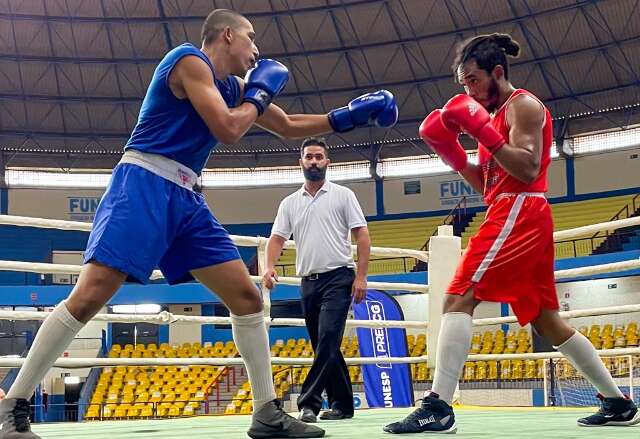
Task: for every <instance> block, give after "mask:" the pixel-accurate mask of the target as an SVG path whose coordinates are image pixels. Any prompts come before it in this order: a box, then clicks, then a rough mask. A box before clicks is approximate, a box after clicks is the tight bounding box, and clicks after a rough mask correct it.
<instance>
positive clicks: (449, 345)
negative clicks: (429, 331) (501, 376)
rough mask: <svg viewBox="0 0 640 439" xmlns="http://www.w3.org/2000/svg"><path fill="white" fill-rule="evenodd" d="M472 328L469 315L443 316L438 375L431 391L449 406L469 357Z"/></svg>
mask: <svg viewBox="0 0 640 439" xmlns="http://www.w3.org/2000/svg"><path fill="white" fill-rule="evenodd" d="M471 327H472V318H471V316H470V315H469V314H467V313H464V312H449V313H446V314H444V315H443V316H442V323H441V325H440V335H439V336H438V352H437V353H436V373H435V377H434V378H433V386H432V388H431V390H432V391H433V392H435V393H437V394H438V395H439V396H440V399H441V400H442V401H444V402H446V403H447V404H451V400H452V399H453V392H455V390H456V386H457V385H458V380H459V379H460V374H461V373H462V368H463V367H464V362H465V361H466V360H467V356H468V355H469V349H470V347H471Z"/></svg>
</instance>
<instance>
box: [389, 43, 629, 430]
mask: <svg viewBox="0 0 640 439" xmlns="http://www.w3.org/2000/svg"><path fill="white" fill-rule="evenodd" d="M519 51H520V47H519V45H518V43H517V42H515V41H514V40H512V39H511V37H510V36H509V35H505V34H491V35H480V36H477V37H474V38H472V39H470V40H467V41H465V42H463V43H462V44H461V45H460V46H459V47H458V53H457V57H456V61H455V63H454V66H453V68H454V70H455V75H456V78H457V80H458V81H459V82H460V84H461V85H463V86H464V89H465V91H466V94H460V95H457V96H454V97H453V98H451V99H450V100H449V101H448V102H447V103H446V104H445V105H444V107H443V108H442V109H437V110H434V111H433V112H432V113H431V114H429V115H428V116H427V118H426V119H425V120H424V122H423V123H422V125H420V136H421V137H422V139H423V140H424V141H425V143H427V144H428V145H429V146H431V148H432V149H433V150H434V151H435V152H436V153H437V154H438V155H439V156H440V157H441V159H442V160H443V161H444V162H445V163H447V164H448V165H449V166H451V167H452V168H453V169H454V170H456V171H458V172H459V173H460V174H461V175H462V176H463V177H464V178H465V179H466V180H467V181H468V182H469V184H471V185H472V186H473V187H474V188H475V189H476V190H477V191H478V192H480V193H482V194H484V199H485V202H486V203H487V205H488V206H489V208H488V210H487V214H486V218H485V221H484V222H483V223H482V225H481V226H480V229H479V230H478V233H477V234H476V235H475V236H474V237H473V238H471V240H470V241H469V245H468V246H467V249H466V251H465V253H464V256H463V257H462V260H461V261H460V263H459V265H458V268H457V270H456V274H455V276H454V278H453V280H452V282H451V284H450V285H449V287H448V290H447V292H448V296H447V298H446V299H445V305H444V315H443V316H442V326H441V328H440V334H439V338H438V348H437V352H436V371H435V377H434V380H433V387H432V390H431V391H430V392H428V393H427V394H426V395H425V397H424V399H423V401H422V405H421V407H419V408H418V409H416V410H415V411H414V412H413V413H411V414H410V415H409V416H407V417H406V418H405V419H403V420H402V421H400V422H395V423H393V424H389V425H387V426H385V427H384V430H385V431H386V432H388V433H455V432H456V429H457V426H456V421H455V415H454V413H453V410H452V408H451V405H450V404H451V400H452V397H453V392H454V390H455V388H456V384H457V383H458V379H459V377H460V374H461V372H462V368H463V367H464V363H465V361H466V359H467V355H468V353H469V346H470V344H471V333H472V315H473V312H474V309H475V307H476V306H477V305H478V304H479V303H480V302H482V301H489V302H507V303H509V304H510V305H511V307H512V309H513V312H514V314H515V315H516V316H517V318H518V322H519V323H520V324H521V325H526V324H527V323H531V324H532V325H533V327H534V329H535V331H536V332H537V333H538V334H540V335H542V336H544V337H545V338H547V339H548V340H549V341H551V342H552V343H553V345H554V346H557V348H558V350H559V351H560V352H562V354H563V355H564V356H565V357H567V358H568V359H569V360H570V361H571V363H572V364H573V365H574V366H575V367H576V369H577V370H578V371H580V372H581V373H582V375H583V376H584V377H585V378H587V379H588V380H589V382H590V383H591V384H592V385H593V386H594V387H595V388H596V389H597V390H598V392H599V394H598V397H599V399H600V400H601V401H602V407H601V409H600V410H599V411H598V412H597V413H595V414H594V415H591V416H588V417H586V418H582V419H579V420H578V425H581V426H588V427H595V426H604V425H625V426H626V425H633V424H637V423H638V422H640V414H639V413H638V410H637V408H636V406H635V404H634V403H633V401H631V400H630V399H629V398H627V397H625V396H624V395H623V394H622V392H620V389H618V387H617V386H616V384H615V382H614V381H613V379H612V378H611V374H610V373H609V371H608V370H607V369H606V368H605V366H604V365H603V364H602V361H600V358H599V357H598V355H597V353H596V350H595V348H594V347H593V345H592V344H591V342H590V341H589V340H588V339H587V338H586V337H584V336H583V335H582V334H580V333H579V332H578V331H576V330H575V329H573V328H572V327H571V326H569V325H568V324H567V323H566V322H565V321H564V320H562V319H561V318H560V316H559V315H558V299H557V296H556V289H555V280H554V274H553V270H554V265H553V255H554V252H553V220H552V218H551V209H550V208H549V204H548V203H547V200H546V199H545V196H544V193H545V192H546V191H547V169H548V167H549V163H550V162H551V157H550V149H551V144H552V141H553V138H552V127H551V115H550V113H549V111H548V110H547V109H546V108H545V106H544V105H543V104H542V102H540V100H539V99H538V98H536V97H535V96H534V95H533V94H532V93H530V92H528V91H526V90H523V89H516V88H515V87H514V86H513V85H512V84H511V83H510V82H509V64H508V62H507V56H517V55H518V53H519ZM462 132H464V133H467V134H468V135H470V136H471V137H473V138H475V139H476V140H477V141H478V162H479V163H478V165H474V164H471V163H469V162H468V161H467V155H466V153H465V150H464V149H463V148H462V146H461V145H460V143H459V141H458V136H459V135H460V133H462Z"/></svg>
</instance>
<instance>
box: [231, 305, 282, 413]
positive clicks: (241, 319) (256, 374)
mask: <svg viewBox="0 0 640 439" xmlns="http://www.w3.org/2000/svg"><path fill="white" fill-rule="evenodd" d="M231 329H232V332H233V340H234V341H235V343H236V346H237V347H238V352H240V355H241V356H242V359H243V360H244V364H245V366H246V368H247V373H248V374H249V382H250V383H251V393H252V395H253V411H254V413H255V412H256V411H257V410H258V409H259V408H260V407H262V406H263V405H264V404H266V403H267V402H269V401H273V400H274V399H276V391H275V389H274V387H273V376H272V375H271V350H270V349H269V336H268V334H267V328H266V326H265V324H264V313H263V312H262V311H260V312H258V313H255V314H247V315H245V316H236V315H233V314H231Z"/></svg>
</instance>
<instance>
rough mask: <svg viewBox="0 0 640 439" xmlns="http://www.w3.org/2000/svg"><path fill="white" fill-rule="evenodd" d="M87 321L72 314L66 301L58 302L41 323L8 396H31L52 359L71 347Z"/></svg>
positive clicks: (24, 397)
mask: <svg viewBox="0 0 640 439" xmlns="http://www.w3.org/2000/svg"><path fill="white" fill-rule="evenodd" d="M84 325H85V324H84V323H81V322H79V321H77V320H76V318H75V317H73V316H72V315H71V313H70V312H69V310H68V309H67V305H66V303H65V302H64V301H63V302H61V303H60V304H59V305H58V306H56V307H55V308H54V310H53V312H52V313H51V314H50V315H49V317H47V319H46V320H45V321H44V322H43V323H42V326H40V329H39V330H38V333H37V335H36V338H35V340H34V341H33V345H32V346H31V349H29V354H28V355H27V359H26V361H25V363H24V364H23V365H22V367H21V368H20V372H19V373H18V377H17V378H16V380H15V382H14V383H13V386H11V389H9V392H8V393H7V398H22V399H30V398H31V395H33V392H34V391H35V389H36V387H37V386H38V384H40V382H42V379H43V378H44V377H45V375H46V374H47V372H48V371H49V369H51V366H53V363H55V361H56V360H57V359H58V358H59V357H60V355H62V353H63V352H64V351H65V349H67V348H68V347H69V345H70V344H71V342H72V341H73V339H74V338H75V336H76V334H77V333H78V332H80V330H81V329H82V328H83V327H84Z"/></svg>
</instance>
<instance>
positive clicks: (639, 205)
mask: <svg viewBox="0 0 640 439" xmlns="http://www.w3.org/2000/svg"><path fill="white" fill-rule="evenodd" d="M639 209H640V194H636V195H635V196H634V197H633V198H632V199H631V200H630V201H629V202H628V203H627V204H626V205H625V206H624V207H622V208H621V209H620V210H618V212H616V213H615V215H613V216H612V217H611V219H610V220H609V221H617V220H621V219H626V218H630V217H632V216H633V215H634V214H635V213H636V212H637V211H638V210H639ZM638 230H640V229H637V228H633V229H626V230H625V229H618V230H614V231H608V230H607V231H604V232H596V233H594V234H593V235H592V236H589V237H585V238H576V239H570V240H566V241H558V242H556V243H555V257H556V258H572V257H579V256H587V255H590V254H592V253H594V252H596V251H597V252H598V253H613V252H616V251H621V249H622V245H623V244H624V243H625V242H626V241H627V240H629V239H630V238H633V237H634V236H635V235H637V234H638Z"/></svg>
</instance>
